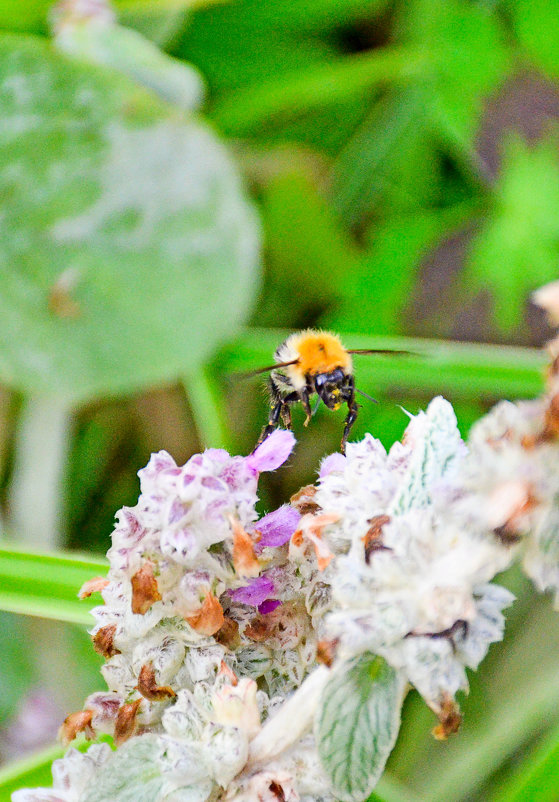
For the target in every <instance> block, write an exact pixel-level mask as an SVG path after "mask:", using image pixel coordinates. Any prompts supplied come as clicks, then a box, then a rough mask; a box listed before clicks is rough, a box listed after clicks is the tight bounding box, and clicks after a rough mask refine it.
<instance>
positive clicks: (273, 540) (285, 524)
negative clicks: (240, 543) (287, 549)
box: [254, 504, 301, 552]
mask: <svg viewBox="0 0 559 802" xmlns="http://www.w3.org/2000/svg"><path fill="white" fill-rule="evenodd" d="M300 519H301V516H300V514H299V513H298V512H297V510H295V509H293V507H290V506H289V504H284V505H283V507H279V509H277V510H274V511H273V512H269V513H268V515H265V516H264V517H263V518H261V519H260V520H259V521H258V523H257V524H256V526H255V528H256V530H257V531H258V532H259V533H260V535H261V537H260V540H259V541H258V543H256V544H255V547H254V548H255V551H256V552H259V551H262V549H264V548H267V547H270V548H278V546H283V545H284V544H285V543H288V542H289V539H290V538H291V535H292V534H293V532H294V531H295V530H296V529H297V525H298V523H299V521H300Z"/></svg>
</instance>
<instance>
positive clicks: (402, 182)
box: [329, 85, 440, 258]
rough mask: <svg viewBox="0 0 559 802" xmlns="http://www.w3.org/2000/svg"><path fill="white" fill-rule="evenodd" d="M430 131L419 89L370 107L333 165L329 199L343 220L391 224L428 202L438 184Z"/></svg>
mask: <svg viewBox="0 0 559 802" xmlns="http://www.w3.org/2000/svg"><path fill="white" fill-rule="evenodd" d="M430 129H431V126H430V123H429V120H428V118H427V117H426V115H425V93H424V90H423V87H422V86H421V85H420V86H419V87H417V86H412V87H410V88H409V89H404V90H401V91H399V92H397V93H394V96H392V95H389V96H388V97H384V96H383V97H381V99H380V100H379V101H378V102H377V103H375V104H374V105H373V106H372V107H371V109H370V111H369V113H368V114H367V116H366V117H365V119H364V120H363V122H362V124H361V125H360V126H358V128H357V130H356V131H355V133H354V134H353V136H352V137H351V138H350V139H349V141H348V142H347V143H346V145H345V147H344V148H343V150H342V151H341V153H340V154H339V156H338V157H337V159H336V160H335V162H334V164H333V166H332V172H331V185H330V193H329V194H330V197H331V200H332V205H333V207H334V209H335V210H336V211H337V212H338V215H339V216H340V218H341V219H342V220H344V221H346V222H347V223H349V224H351V225H352V226H355V225H359V224H360V223H361V221H362V219H363V218H364V217H369V216H371V215H372V214H373V213H375V212H376V213H377V214H378V215H379V216H382V218H384V219H386V218H390V219H394V213H395V212H399V211H401V210H402V209H403V210H405V211H409V210H415V209H417V208H418V207H425V206H427V205H431V204H432V203H433V201H434V200H435V198H436V190H437V189H438V186H437V185H438V183H439V180H440V179H439V176H438V171H439V170H438V163H437V156H436V154H435V151H434V149H433V142H432V134H431V130H430ZM399 250H400V253H402V255H403V256H404V258H405V249H404V248H401V249H399Z"/></svg>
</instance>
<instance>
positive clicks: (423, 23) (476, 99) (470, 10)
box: [401, 0, 510, 155]
mask: <svg viewBox="0 0 559 802" xmlns="http://www.w3.org/2000/svg"><path fill="white" fill-rule="evenodd" d="M401 16H402V17H404V19H403V21H402V23H401V28H402V33H403V34H404V35H405V37H406V38H408V39H409V40H410V41H411V42H414V43H418V44H423V45H424V46H425V47H426V49H427V52H428V54H429V67H430V69H429V70H426V73H427V74H428V75H429V76H430V80H428V81H427V83H426V85H425V87H426V90H427V91H426V94H425V102H426V107H427V109H428V110H429V112H430V116H431V118H432V120H433V121H434V122H436V123H437V128H438V130H439V131H440V132H441V133H443V134H444V135H445V136H446V137H447V138H449V139H450V140H451V141H453V142H454V143H455V144H456V145H457V146H458V148H459V149H461V150H465V151H466V153H467V154H468V155H470V151H471V149H472V147H473V139H474V135H475V132H476V128H477V125H478V120H479V117H480V115H481V113H482V111H483V105H484V102H485V100H486V99H487V98H488V97H489V95H490V94H491V93H492V92H493V91H494V90H495V89H497V87H498V86H499V85H500V84H501V83H502V82H503V81H504V79H505V77H506V76H507V75H508V73H509V70H510V55H509V53H508V50H507V47H506V44H505V36H504V31H503V29H502V27H501V26H500V25H499V20H498V17H497V15H496V14H494V13H493V12H492V11H491V9H490V8H488V7H487V6H486V4H484V3H467V2H463V1H462V0H445V2H444V3H441V2H439V0H413V2H412V3H408V4H402V6H401Z"/></svg>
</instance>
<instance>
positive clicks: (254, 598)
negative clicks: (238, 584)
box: [228, 576, 274, 607]
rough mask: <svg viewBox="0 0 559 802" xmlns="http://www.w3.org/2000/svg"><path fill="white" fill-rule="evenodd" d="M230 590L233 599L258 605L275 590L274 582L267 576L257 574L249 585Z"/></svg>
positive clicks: (253, 605)
mask: <svg viewBox="0 0 559 802" xmlns="http://www.w3.org/2000/svg"><path fill="white" fill-rule="evenodd" d="M228 592H229V596H230V597H231V598H232V599H233V601H236V602H240V603H241V604H250V605H251V606H252V607H258V605H259V604H262V602H263V601H266V599H267V598H268V597H269V595H270V593H273V592H274V583H273V582H272V580H271V579H269V578H268V577H267V576H257V577H255V578H254V579H252V580H251V581H250V583H249V584H248V585H243V587H242V588H235V590H230V591H228Z"/></svg>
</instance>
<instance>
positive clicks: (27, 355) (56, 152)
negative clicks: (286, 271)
mask: <svg viewBox="0 0 559 802" xmlns="http://www.w3.org/2000/svg"><path fill="white" fill-rule="evenodd" d="M0 113H1V115H2V127H1V131H0V192H1V193H2V197H3V199H4V202H3V211H2V215H1V217H0V278H1V280H0V379H1V380H2V381H4V382H6V383H7V384H9V385H11V386H13V387H16V388H17V389H19V390H22V391H24V392H45V393H57V394H59V395H60V396H63V397H65V398H68V399H70V400H74V401H75V400H84V399H88V398H91V397H94V396H97V395H101V394H116V393H122V392H129V391H132V390H136V389H140V388H142V387H144V386H146V385H150V384H155V383H161V382H165V381H172V380H173V379H175V378H176V377H177V376H179V375H181V374H183V373H185V372H188V371H190V370H192V369H193V368H194V367H195V366H196V365H197V364H199V363H200V362H201V361H202V360H204V359H205V358H206V357H207V356H208V355H209V354H210V353H211V352H212V351H213V349H214V348H215V347H216V345H217V344H218V343H219V342H220V341H222V340H223V339H224V338H226V337H229V336H230V334H231V331H232V329H234V327H235V326H236V325H237V324H238V323H239V322H241V320H242V319H243V317H244V315H245V313H246V310H247V308H248V306H249V304H250V300H251V296H252V291H253V288H254V284H255V274H256V269H257V263H258V256H257V254H258V230H257V225H256V221H255V217H254V214H253V210H252V209H251V208H250V206H249V204H248V203H247V201H246V200H245V198H244V195H243V192H242V187H241V186H240V182H239V179H238V176H237V173H236V171H235V170H234V168H233V166H232V163H231V161H230V159H229V157H228V155H227V153H226V152H225V151H224V149H223V148H222V146H221V145H220V144H219V142H218V141H217V139H216V137H215V135H214V134H213V133H212V132H211V131H210V130H208V128H207V127H206V126H205V125H203V124H202V123H201V122H198V121H193V120H192V118H188V119H186V118H185V117H184V116H182V115H181V114H180V112H178V111H177V110H175V109H173V108H172V107H170V106H167V105H165V104H163V103H161V102H160V101H158V100H157V99H156V98H155V97H154V96H152V95H151V94H150V93H149V92H147V91H144V90H142V89H140V88H138V87H136V86H134V85H133V84H131V83H129V82H128V81H127V80H126V79H123V78H120V77H118V76H116V75H113V74H111V73H109V72H108V71H105V70H104V69H100V68H96V67H93V66H87V65H86V64H81V63H79V62H75V61H72V60H69V59H67V58H66V57H64V56H62V55H60V54H58V53H56V52H55V51H54V50H53V49H52V48H51V47H50V46H49V45H48V44H46V43H44V42H43V41H41V40H39V39H34V38H31V37H29V38H28V37H16V36H7V37H4V38H2V40H1V41H0Z"/></svg>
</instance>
